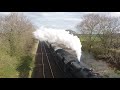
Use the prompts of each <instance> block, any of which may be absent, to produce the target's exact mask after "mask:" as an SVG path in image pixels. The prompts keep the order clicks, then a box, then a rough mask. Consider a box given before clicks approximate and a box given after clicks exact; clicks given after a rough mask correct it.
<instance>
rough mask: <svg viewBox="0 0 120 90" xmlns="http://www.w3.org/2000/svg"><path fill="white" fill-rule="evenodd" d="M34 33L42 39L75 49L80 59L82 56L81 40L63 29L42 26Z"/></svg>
mask: <svg viewBox="0 0 120 90" xmlns="http://www.w3.org/2000/svg"><path fill="white" fill-rule="evenodd" d="M34 35H35V37H36V38H37V39H39V40H40V41H48V42H49V43H54V44H63V45H65V46H66V47H67V48H71V49H72V50H75V52H76V55H77V58H78V60H79V61H80V57H81V47H82V46H81V42H80V40H79V38H78V37H77V36H74V35H72V34H69V32H68V31H65V30H63V29H53V28H45V27H41V28H40V29H38V30H36V31H35V32H34Z"/></svg>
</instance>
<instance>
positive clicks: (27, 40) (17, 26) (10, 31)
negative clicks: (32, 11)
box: [0, 13, 35, 56]
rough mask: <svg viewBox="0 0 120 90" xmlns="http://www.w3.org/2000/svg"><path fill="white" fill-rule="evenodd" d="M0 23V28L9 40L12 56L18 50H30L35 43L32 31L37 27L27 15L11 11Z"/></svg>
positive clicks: (7, 40)
mask: <svg viewBox="0 0 120 90" xmlns="http://www.w3.org/2000/svg"><path fill="white" fill-rule="evenodd" d="M0 25H1V26H2V27H1V28H0V29H1V31H2V33H4V38H6V39H5V40H6V42H9V49H10V54H11V56H12V55H14V54H15V53H16V52H19V53H20V52H21V53H23V52H25V53H27V52H28V51H29V48H30V47H31V45H32V43H33V35H32V32H33V31H34V30H35V27H34V26H33V24H32V23H31V21H30V20H29V19H28V18H27V17H26V16H24V15H23V14H19V13H11V14H10V15H7V16H4V17H2V19H1V21H0Z"/></svg>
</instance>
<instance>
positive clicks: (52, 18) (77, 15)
mask: <svg viewBox="0 0 120 90" xmlns="http://www.w3.org/2000/svg"><path fill="white" fill-rule="evenodd" d="M9 13H10V12H0V15H8V14H9ZM19 13H20V12H19ZM22 13H23V14H24V15H26V16H27V17H28V18H29V19H30V20H31V21H32V22H33V23H34V24H35V25H36V26H37V27H40V26H47V27H52V28H53V27H54V28H61V29H73V28H74V27H75V26H76V25H77V24H78V23H79V22H80V21H81V17H82V16H83V15H85V14H88V13H100V14H109V15H112V16H120V12H22Z"/></svg>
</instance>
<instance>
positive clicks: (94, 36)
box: [78, 34, 100, 41]
mask: <svg viewBox="0 0 120 90" xmlns="http://www.w3.org/2000/svg"><path fill="white" fill-rule="evenodd" d="M78 37H79V38H80V40H81V41H86V38H87V39H88V38H89V36H88V35H82V34H81V35H79V36H78ZM91 38H92V40H94V41H100V38H99V37H98V36H97V35H93V36H92V37H91Z"/></svg>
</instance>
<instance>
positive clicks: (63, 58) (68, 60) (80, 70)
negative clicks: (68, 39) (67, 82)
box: [50, 44, 102, 78]
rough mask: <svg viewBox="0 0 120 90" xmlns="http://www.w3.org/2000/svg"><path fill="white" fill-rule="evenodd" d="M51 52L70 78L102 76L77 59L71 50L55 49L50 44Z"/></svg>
mask: <svg viewBox="0 0 120 90" xmlns="http://www.w3.org/2000/svg"><path fill="white" fill-rule="evenodd" d="M50 49H51V52H52V53H53V55H54V57H55V58H56V60H55V62H56V64H57V65H58V66H59V67H60V69H61V70H62V71H63V72H64V73H65V75H66V77H69V78H102V76H100V75H99V74H98V73H94V72H93V71H92V70H91V69H89V68H86V67H84V65H82V63H80V62H79V61H78V60H77V57H75V56H73V55H72V54H70V53H69V52H67V51H65V50H63V49H61V48H58V47H57V49H56V50H55V48H54V47H52V46H51V44H50Z"/></svg>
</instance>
